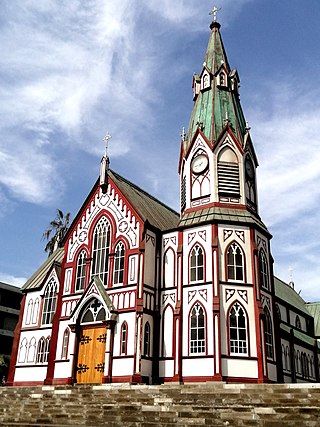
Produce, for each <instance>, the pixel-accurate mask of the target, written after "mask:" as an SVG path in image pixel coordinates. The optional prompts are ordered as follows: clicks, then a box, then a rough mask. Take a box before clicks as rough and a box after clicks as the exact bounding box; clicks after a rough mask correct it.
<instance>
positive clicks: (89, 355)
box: [76, 298, 107, 383]
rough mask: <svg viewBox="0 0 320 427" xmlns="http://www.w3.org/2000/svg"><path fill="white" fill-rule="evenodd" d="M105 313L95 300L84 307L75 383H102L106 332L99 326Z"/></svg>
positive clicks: (104, 327)
mask: <svg viewBox="0 0 320 427" xmlns="http://www.w3.org/2000/svg"><path fill="white" fill-rule="evenodd" d="M105 317H106V312H105V309H104V308H103V306H102V304H101V302H100V301H98V300H97V299H96V298H94V299H93V300H91V301H90V303H89V304H88V305H87V306H86V308H85V310H84V313H83V316H82V319H81V322H80V325H81V326H80V334H79V341H78V358H77V366H76V379H77V383H102V379H103V376H104V371H105V352H106V340H107V331H106V326H105V325H102V324H101V321H103V320H105Z"/></svg>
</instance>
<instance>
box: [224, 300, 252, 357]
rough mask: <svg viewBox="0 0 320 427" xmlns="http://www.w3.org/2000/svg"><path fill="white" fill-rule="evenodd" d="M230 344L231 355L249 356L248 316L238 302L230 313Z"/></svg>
mask: <svg viewBox="0 0 320 427" xmlns="http://www.w3.org/2000/svg"><path fill="white" fill-rule="evenodd" d="M229 344H230V354H241V355H247V354H248V337H247V316H246V312H245V311H244V309H243V308H242V306H241V305H240V304H239V303H238V302H236V303H235V304H233V306H232V307H231V309H230V311H229Z"/></svg>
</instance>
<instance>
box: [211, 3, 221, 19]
mask: <svg viewBox="0 0 320 427" xmlns="http://www.w3.org/2000/svg"><path fill="white" fill-rule="evenodd" d="M220 10H221V7H219V8H218V7H217V6H213V9H212V11H211V12H209V15H213V22H217V13H218V12H219V11H220Z"/></svg>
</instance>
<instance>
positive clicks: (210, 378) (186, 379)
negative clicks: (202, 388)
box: [182, 375, 221, 383]
mask: <svg viewBox="0 0 320 427" xmlns="http://www.w3.org/2000/svg"><path fill="white" fill-rule="evenodd" d="M182 381H183V382H186V383H187V382H188V383H197V382H201V383H203V382H207V381H221V377H220V376H215V375H213V376H201V377H196V376H188V377H182Z"/></svg>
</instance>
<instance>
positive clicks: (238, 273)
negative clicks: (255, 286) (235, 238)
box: [227, 242, 244, 281]
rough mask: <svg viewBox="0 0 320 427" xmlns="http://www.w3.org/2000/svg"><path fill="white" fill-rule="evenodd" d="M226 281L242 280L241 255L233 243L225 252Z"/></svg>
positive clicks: (240, 251) (242, 264) (236, 245)
mask: <svg viewBox="0 0 320 427" xmlns="http://www.w3.org/2000/svg"><path fill="white" fill-rule="evenodd" d="M227 280H241V281H243V280H244V262H243V253H242V249H241V248H240V246H239V245H238V244H237V243H235V242H234V243H231V245H230V246H229V248H228V250H227Z"/></svg>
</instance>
